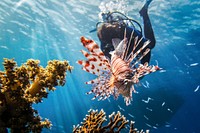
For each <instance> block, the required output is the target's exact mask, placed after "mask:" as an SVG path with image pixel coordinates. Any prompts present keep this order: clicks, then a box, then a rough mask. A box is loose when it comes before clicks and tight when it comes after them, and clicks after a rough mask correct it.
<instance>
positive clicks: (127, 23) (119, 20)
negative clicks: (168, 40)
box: [96, 0, 156, 64]
mask: <svg viewBox="0 0 200 133" xmlns="http://www.w3.org/2000/svg"><path fill="white" fill-rule="evenodd" d="M151 2H152V0H146V3H145V4H144V6H143V7H142V9H141V10H140V11H139V13H140V16H141V17H142V18H143V23H144V35H143V33H142V28H141V26H140V24H139V23H138V22H137V21H135V20H133V19H130V18H128V17H127V16H125V15H124V14H122V13H121V12H108V13H102V14H101V15H102V19H103V22H98V23H97V25H96V26H97V35H98V38H99V40H100V42H101V50H102V51H103V53H104V54H105V56H107V57H108V58H111V55H110V54H109V52H110V51H113V50H114V47H113V45H112V39H114V38H118V39H120V40H123V39H124V34H125V35H126V38H127V39H128V40H129V39H130V38H131V33H132V32H133V31H134V32H133V38H135V37H136V36H138V37H139V38H138V39H140V38H142V40H141V42H140V43H139V45H138V47H137V48H136V51H137V50H138V49H139V48H140V47H142V46H143V44H144V42H145V41H147V40H150V43H149V44H148V45H147V47H146V48H145V49H144V50H143V51H142V53H143V52H145V50H146V49H147V48H149V49H152V48H154V46H155V43H156V40H155V37H154V32H153V29H152V25H151V22H150V19H149V15H148V6H149V4H150V3H151ZM133 23H136V24H137V25H138V27H139V28H140V30H138V29H136V28H135V26H134V24H133ZM99 25H100V26H99ZM125 31H126V33H125ZM133 42H134V41H133V40H132V41H131V46H130V48H129V53H130V52H131V51H132V49H133V45H134V44H133ZM150 57H151V50H150V52H149V53H148V54H147V55H145V56H144V58H142V60H141V63H142V64H144V63H146V62H148V63H149V61H150Z"/></svg>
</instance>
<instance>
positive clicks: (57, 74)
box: [0, 59, 73, 133]
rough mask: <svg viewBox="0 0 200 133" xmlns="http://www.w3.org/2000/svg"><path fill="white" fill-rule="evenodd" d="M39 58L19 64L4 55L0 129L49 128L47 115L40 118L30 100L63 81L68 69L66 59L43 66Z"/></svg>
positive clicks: (37, 132)
mask: <svg viewBox="0 0 200 133" xmlns="http://www.w3.org/2000/svg"><path fill="white" fill-rule="evenodd" d="M39 63H40V61H39V60H32V59H30V60H28V61H27V62H26V63H25V64H23V65H21V66H20V67H18V66H17V63H16V62H15V61H14V59H11V60H9V59H4V63H3V65H4V69H5V71H0V132H1V131H2V132H3V131H5V130H6V128H10V129H11V132H35V133H39V132H41V131H42V128H44V127H45V128H50V126H51V123H50V121H49V120H48V119H45V120H44V121H42V118H41V117H40V116H39V115H38V112H37V111H36V110H34V109H33V108H32V104H33V103H38V102H41V100H42V98H46V97H47V95H48V90H55V86H58V85H60V86H63V85H64V84H65V77H66V71H70V72H71V70H72V68H73V67H72V66H70V65H69V63H68V62H67V61H59V60H53V61H49V62H48V65H47V67H46V68H43V67H42V66H40V65H39Z"/></svg>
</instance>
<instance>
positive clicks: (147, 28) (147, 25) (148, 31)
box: [139, 0, 156, 62]
mask: <svg viewBox="0 0 200 133" xmlns="http://www.w3.org/2000/svg"><path fill="white" fill-rule="evenodd" d="M151 2H152V0H146V3H145V4H144V6H143V7H142V9H141V10H140V12H139V13H140V15H141V16H142V18H143V22H144V36H145V38H147V39H149V40H150V41H151V42H150V43H149V45H148V48H150V49H152V48H154V46H155V43H156V40H155V36H154V31H153V28H152V25H151V21H150V19H149V15H148V6H149V4H150V3H151ZM150 56H151V54H150V52H149V53H148V54H147V55H146V56H145V57H144V58H143V59H142V62H149V61H150Z"/></svg>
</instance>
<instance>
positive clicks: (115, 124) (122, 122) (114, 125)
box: [73, 110, 149, 133]
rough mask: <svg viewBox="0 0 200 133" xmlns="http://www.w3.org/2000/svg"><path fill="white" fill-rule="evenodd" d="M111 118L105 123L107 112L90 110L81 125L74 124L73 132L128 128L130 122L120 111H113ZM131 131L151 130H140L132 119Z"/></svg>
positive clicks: (116, 132) (111, 132) (110, 131)
mask: <svg viewBox="0 0 200 133" xmlns="http://www.w3.org/2000/svg"><path fill="white" fill-rule="evenodd" d="M109 119H110V121H109V123H108V124H107V125H105V123H104V122H106V114H105V112H104V111H103V110H101V111H100V112H98V111H97V110H89V115H86V118H84V122H82V123H81V126H80V125H77V126H76V127H75V126H74V128H73V133H119V132H120V131H121V130H122V129H124V128H126V125H127V124H128V122H129V121H128V120H126V118H125V117H124V116H123V115H121V113H120V112H119V111H118V112H117V114H115V112H113V113H112V114H111V115H109ZM129 133H149V131H148V130H147V131H146V132H143V130H141V131H138V130H137V129H136V128H134V122H132V121H131V124H130V131H129Z"/></svg>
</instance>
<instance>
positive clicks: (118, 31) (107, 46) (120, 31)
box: [98, 23, 151, 64]
mask: <svg viewBox="0 0 200 133" xmlns="http://www.w3.org/2000/svg"><path fill="white" fill-rule="evenodd" d="M107 25H109V24H108V23H105V24H103V25H102V26H107ZM110 25H111V24H110ZM112 25H113V24H112ZM109 28H110V27H109ZM125 28H126V38H127V39H128V41H129V40H130V37H131V34H132V32H133V30H134V34H133V36H134V37H133V39H134V38H135V37H137V36H138V40H139V39H140V38H141V37H143V35H142V33H141V32H140V31H138V30H136V29H135V28H134V27H129V26H127V25H118V26H117V27H115V28H110V29H108V28H102V30H101V31H98V37H99V40H100V42H101V49H102V51H103V53H104V54H105V56H107V57H108V58H111V55H110V54H109V52H110V51H114V47H113V45H112V39H113V38H119V39H120V40H123V39H124V33H125V32H124V31H125ZM107 29H108V30H107ZM99 34H101V35H99ZM133 39H132V40H131V45H130V47H129V53H130V52H131V51H132V50H133V46H134V40H133ZM145 41H147V39H145V38H143V39H142V40H141V42H140V43H139V45H138V47H137V48H136V50H135V51H134V52H136V51H137V50H138V49H139V48H141V47H142V46H143V44H144V42H145ZM146 48H150V49H151V46H150V45H148V46H147V47H146ZM146 48H145V49H144V50H143V51H142V52H144V51H145V50H146ZM149 61H150V53H148V54H147V55H146V56H145V57H144V58H143V59H142V60H141V63H142V64H144V63H145V62H148V63H149Z"/></svg>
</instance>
